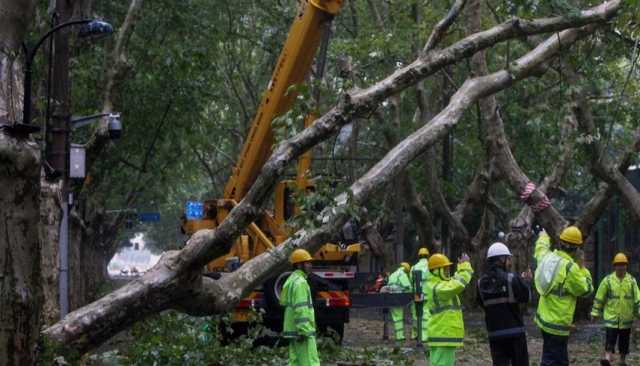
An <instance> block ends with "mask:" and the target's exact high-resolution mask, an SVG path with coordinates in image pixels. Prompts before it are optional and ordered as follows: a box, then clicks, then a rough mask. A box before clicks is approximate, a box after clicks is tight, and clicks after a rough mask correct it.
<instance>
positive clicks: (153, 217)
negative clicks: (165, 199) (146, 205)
mask: <svg viewBox="0 0 640 366" xmlns="http://www.w3.org/2000/svg"><path fill="white" fill-rule="evenodd" d="M138 220H140V221H141V222H158V221H160V212H140V213H139V214H138Z"/></svg>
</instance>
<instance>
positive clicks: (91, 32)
mask: <svg viewBox="0 0 640 366" xmlns="http://www.w3.org/2000/svg"><path fill="white" fill-rule="evenodd" d="M74 25H82V27H81V28H80V30H79V32H78V37H80V38H94V37H98V36H102V35H108V34H111V33H113V27H112V26H111V24H109V23H107V22H104V21H102V20H99V19H81V20H71V21H68V22H65V23H62V24H58V25H56V26H54V27H53V28H51V29H50V30H49V31H48V32H47V33H45V34H44V36H42V37H41V38H40V39H39V40H38V42H36V44H35V45H34V46H33V47H31V48H29V47H28V46H27V45H26V43H23V44H22V48H23V50H24V58H25V61H24V84H23V86H24V90H23V91H24V96H23V102H22V103H23V104H22V113H23V114H22V123H15V124H14V125H13V126H12V130H13V131H14V132H15V133H18V134H20V135H23V136H27V135H29V134H31V133H34V132H37V131H39V130H40V127H39V126H34V125H32V124H31V83H32V75H33V62H34V59H35V56H36V54H37V52H38V49H40V46H42V44H43V43H44V41H46V40H47V39H48V38H49V37H51V36H52V35H53V34H55V33H56V32H58V31H60V30H61V29H64V28H67V27H71V26H74ZM49 62H51V60H49ZM49 82H50V80H49ZM47 108H48V107H47ZM47 115H48V111H47ZM46 123H48V121H46ZM45 141H46V136H45ZM64 143H65V145H67V146H68V144H69V139H68V136H67V137H66V138H65V142H64ZM65 150H66V151H68V148H67V149H65ZM43 160H44V161H45V163H46V160H47V158H46V157H45V158H44V159H43ZM47 165H48V163H47ZM45 168H46V166H45ZM63 171H64V172H63V173H64V174H63V176H62V180H63V183H62V194H63V197H65V200H64V202H63V204H62V220H61V222H60V241H59V251H60V252H59V258H60V263H59V272H58V276H59V281H58V287H59V292H60V293H59V301H60V317H61V318H62V317H64V316H65V315H66V314H68V313H69V208H70V205H71V204H72V200H73V198H72V197H73V196H72V194H71V193H70V192H68V191H67V176H66V175H67V174H68V172H67V171H66V170H65V169H63ZM52 176H55V174H52Z"/></svg>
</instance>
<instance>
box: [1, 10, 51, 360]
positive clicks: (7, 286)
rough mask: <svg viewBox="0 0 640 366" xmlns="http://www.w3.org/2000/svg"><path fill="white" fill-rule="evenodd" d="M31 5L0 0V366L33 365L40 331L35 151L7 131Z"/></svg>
mask: <svg viewBox="0 0 640 366" xmlns="http://www.w3.org/2000/svg"><path fill="white" fill-rule="evenodd" d="M33 5H34V3H33V1H8V0H0V9H2V10H1V11H0V125H5V127H0V165H1V166H2V169H0V187H2V194H0V271H1V272H0V273H1V274H0V366H4V365H32V364H34V363H35V360H36V357H37V355H36V342H37V339H38V335H39V331H40V321H39V317H40V305H41V294H42V290H41V288H40V272H39V271H40V258H39V256H38V253H39V251H40V242H39V238H38V230H37V228H38V225H39V202H40V185H39V184H38V181H39V178H40V168H39V166H40V165H39V148H38V145H36V144H35V143H33V142H32V141H30V140H28V139H24V138H19V137H17V136H16V135H12V134H10V133H9V129H7V128H6V125H12V124H14V123H15V122H20V121H21V112H22V84H21V82H22V78H21V77H20V76H21V71H22V67H21V55H20V53H21V49H20V44H21V42H22V40H23V38H24V35H25V32H26V30H27V26H28V23H27V22H28V20H30V19H33V10H34V8H33Z"/></svg>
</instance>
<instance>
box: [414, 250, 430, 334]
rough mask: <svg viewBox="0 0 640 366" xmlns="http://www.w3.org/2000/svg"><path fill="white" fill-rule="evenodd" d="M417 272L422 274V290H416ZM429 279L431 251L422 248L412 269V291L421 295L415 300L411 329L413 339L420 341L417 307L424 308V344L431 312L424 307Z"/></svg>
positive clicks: (422, 330)
mask: <svg viewBox="0 0 640 366" xmlns="http://www.w3.org/2000/svg"><path fill="white" fill-rule="evenodd" d="M416 272H420V285H419V287H420V290H418V291H417V288H416V278H417V276H416ZM428 277H429V249H427V248H425V247H422V248H420V249H419V250H418V262H417V263H416V264H414V265H413V267H411V277H410V280H411V290H412V291H413V293H414V294H416V293H419V294H421V295H419V296H416V297H415V298H414V302H413V306H412V307H411V317H412V318H413V326H412V328H411V338H413V339H418V313H417V311H416V307H418V306H420V307H422V329H421V332H422V337H421V338H422V339H421V341H422V342H423V343H424V342H426V341H427V322H428V321H429V311H428V310H427V308H426V307H425V306H424V304H425V303H424V291H423V290H424V287H425V285H426V283H427V278H428Z"/></svg>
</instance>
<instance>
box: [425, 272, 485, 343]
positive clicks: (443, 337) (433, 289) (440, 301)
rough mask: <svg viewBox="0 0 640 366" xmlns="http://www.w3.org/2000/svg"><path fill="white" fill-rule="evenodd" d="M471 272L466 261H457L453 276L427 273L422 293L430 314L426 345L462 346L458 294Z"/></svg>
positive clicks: (462, 328) (466, 283) (462, 336)
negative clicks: (456, 268)
mask: <svg viewBox="0 0 640 366" xmlns="http://www.w3.org/2000/svg"><path fill="white" fill-rule="evenodd" d="M472 275H473V268H471V264H470V263H469V262H464V263H460V264H459V265H458V271H457V272H456V273H455V275H454V276H453V277H451V278H449V279H447V280H443V279H441V278H440V277H439V276H435V275H433V274H430V275H429V278H428V279H427V286H426V289H427V290H426V293H425V295H426V297H427V307H428V309H429V312H430V313H431V316H430V318H429V323H428V335H429V337H428V338H427V343H428V344H429V346H430V347H445V346H446V347H461V346H462V342H463V340H464V321H463V319H462V308H461V306H460V298H459V297H458V295H459V294H460V293H462V291H463V290H464V289H465V287H466V286H467V285H468V284H469V282H471V276H472Z"/></svg>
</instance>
